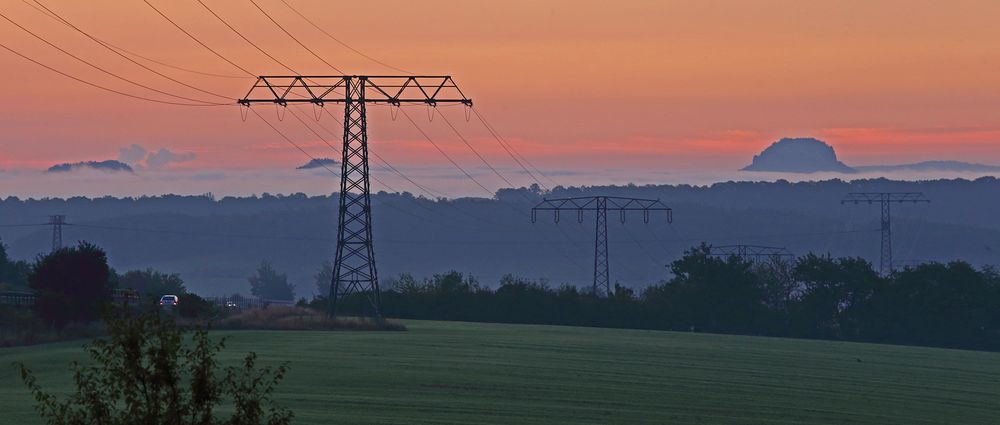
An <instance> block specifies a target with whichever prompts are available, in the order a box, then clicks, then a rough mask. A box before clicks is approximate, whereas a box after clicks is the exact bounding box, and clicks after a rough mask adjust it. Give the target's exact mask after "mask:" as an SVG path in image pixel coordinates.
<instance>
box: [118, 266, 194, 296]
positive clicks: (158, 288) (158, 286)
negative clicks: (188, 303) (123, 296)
mask: <svg viewBox="0 0 1000 425" xmlns="http://www.w3.org/2000/svg"><path fill="white" fill-rule="evenodd" d="M118 286H119V287H122V288H131V289H135V290H136V291H138V292H139V294H140V295H142V296H145V297H148V298H150V299H159V298H160V297H161V296H163V295H165V294H173V295H184V294H187V288H185V287H184V280H182V279H181V277H180V275H178V274H176V273H172V274H167V273H161V272H158V271H156V270H153V269H146V270H132V271H129V272H126V273H125V274H122V275H121V276H119V277H118Z"/></svg>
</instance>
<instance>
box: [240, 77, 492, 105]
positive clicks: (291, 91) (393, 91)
mask: <svg viewBox="0 0 1000 425" xmlns="http://www.w3.org/2000/svg"><path fill="white" fill-rule="evenodd" d="M352 80H354V81H357V80H361V81H364V85H363V88H362V91H363V93H351V94H350V96H348V93H347V92H350V91H351V90H349V89H348V85H349V84H350V82H351V81H352ZM349 101H363V102H366V103H388V104H392V105H401V104H407V103H408V104H427V105H432V106H433V105H436V104H438V103H461V104H465V105H468V106H472V99H469V98H468V97H466V96H465V93H462V90H461V89H459V88H458V85H457V84H455V81H454V80H452V78H451V76H448V75H428V76H398V75H336V76H333V75H330V76H327V75H316V76H304V75H262V76H260V77H258V78H257V81H256V82H255V83H254V85H253V86H252V87H251V88H250V91H249V92H247V94H246V96H244V97H243V98H242V99H239V100H237V102H238V103H240V104H242V105H246V106H250V104H253V103H277V104H279V105H285V104H288V103H313V104H320V105H321V104H323V103H328V102H330V103H345V102H349Z"/></svg>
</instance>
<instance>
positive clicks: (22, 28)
mask: <svg viewBox="0 0 1000 425" xmlns="http://www.w3.org/2000/svg"><path fill="white" fill-rule="evenodd" d="M0 17H2V18H3V19H5V20H7V22H10V23H11V24H12V25H14V26H16V27H18V28H19V29H21V31H24V32H26V33H28V34H30V35H31V36H32V37H35V38H36V39H38V40H40V41H41V42H43V43H45V44H47V45H49V47H52V48H53V49H56V50H58V51H60V52H62V53H63V54H65V55H67V56H69V57H71V58H73V59H76V60H77V61H80V62H82V63H84V64H86V65H88V66H90V67H91V68H94V69H96V70H98V71H101V72H103V73H105V74H107V75H110V76H112V77H115V78H117V79H119V80H122V81H125V82H127V83H130V84H132V85H135V86H138V87H142V88H144V89H146V90H150V91H154V92H157V93H160V94H163V95H167V96H170V97H175V98H178V99H182V100H187V101H191V102H201V103H205V104H214V105H218V104H219V103H217V102H207V101H204V100H200V99H193V98H190V97H184V96H179V95H176V94H172V93H169V92H165V91H163V90H159V89H156V88H153V87H149V86H147V85H145V84H141V83H138V82H135V81H133V80H130V79H128V78H125V77H122V76H120V75H118V74H115V73H113V72H111V71H108V70H106V69H104V68H101V67H100V66H97V65H94V64H93V63H91V62H88V61H87V60H85V59H83V58H80V57H79V56H77V55H74V54H72V53H70V52H68V51H66V49H63V48H62V47H59V46H57V45H55V44H53V43H52V42H50V41H49V40H46V39H45V38H44V37H42V36H40V35H38V34H36V33H34V32H32V31H31V30H29V29H27V28H25V27H24V26H22V25H21V24H18V23H17V22H14V20H12V19H10V18H9V17H8V16H7V15H4V14H3V13H0Z"/></svg>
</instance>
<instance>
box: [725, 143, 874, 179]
mask: <svg viewBox="0 0 1000 425" xmlns="http://www.w3.org/2000/svg"><path fill="white" fill-rule="evenodd" d="M742 171H777V172H785V173H816V172H821V171H835V172H841V173H854V172H856V171H855V170H854V169H853V168H851V167H848V166H847V165H844V163H843V162H840V161H839V160H837V153H836V152H835V151H834V150H833V146H830V145H828V144H826V143H825V142H823V141H822V140H819V139H814V138H811V137H806V138H784V139H781V140H778V141H777V142H774V143H772V144H771V146H768V147H767V149H764V150H763V151H762V152H761V153H760V154H759V155H754V157H753V162H751V163H750V165H747V166H746V167H743V168H742Z"/></svg>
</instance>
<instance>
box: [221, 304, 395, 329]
mask: <svg viewBox="0 0 1000 425" xmlns="http://www.w3.org/2000/svg"><path fill="white" fill-rule="evenodd" d="M215 326H216V327H217V328H221V329H274V330H301V331H307V330H310V331H311V330H316V331H322V330H331V331H332V330H357V331H405V330H406V326H404V325H403V324H402V323H398V322H393V321H390V320H385V319H370V318H358V317H336V318H334V317H329V316H327V315H326V314H323V313H320V312H318V311H316V310H313V309H311V308H305V307H275V306H272V307H268V308H265V309H253V310H247V311H244V312H242V313H238V314H235V315H233V316H230V317H227V318H225V319H222V320H220V321H218V322H216V324H215Z"/></svg>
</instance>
